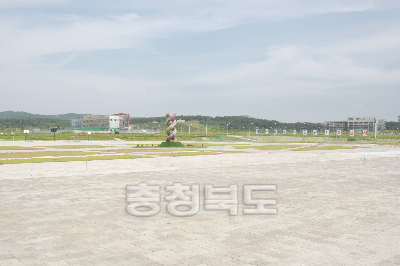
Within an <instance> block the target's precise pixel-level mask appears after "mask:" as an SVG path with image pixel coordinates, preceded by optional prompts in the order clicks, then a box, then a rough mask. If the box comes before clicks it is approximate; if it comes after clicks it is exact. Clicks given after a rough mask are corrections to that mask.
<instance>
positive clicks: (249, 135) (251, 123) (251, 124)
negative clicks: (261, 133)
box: [249, 123, 253, 136]
mask: <svg viewBox="0 0 400 266" xmlns="http://www.w3.org/2000/svg"><path fill="white" fill-rule="evenodd" d="M252 124H253V123H251V125H252ZM250 127H251V126H249V136H250Z"/></svg>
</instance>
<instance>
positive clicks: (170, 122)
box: [165, 113, 177, 142]
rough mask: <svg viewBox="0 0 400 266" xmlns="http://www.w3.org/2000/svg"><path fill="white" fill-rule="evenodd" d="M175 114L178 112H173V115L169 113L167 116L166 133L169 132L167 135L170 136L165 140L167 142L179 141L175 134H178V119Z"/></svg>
mask: <svg viewBox="0 0 400 266" xmlns="http://www.w3.org/2000/svg"><path fill="white" fill-rule="evenodd" d="M175 115H176V113H173V114H172V115H170V114H169V113H167V114H166V117H168V118H167V121H166V123H167V129H166V130H165V133H167V136H168V137H167V139H166V140H165V141H166V142H171V140H172V141H173V142H176V141H177V139H176V137H175V135H176V128H175V126H176V123H177V121H176V119H175Z"/></svg>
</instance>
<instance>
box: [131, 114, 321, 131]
mask: <svg viewBox="0 0 400 266" xmlns="http://www.w3.org/2000/svg"><path fill="white" fill-rule="evenodd" d="M176 119H182V120H185V121H186V122H190V121H199V123H200V124H202V125H206V124H207V125H208V126H209V127H211V128H226V126H227V125H228V128H231V129H233V130H237V131H245V130H246V129H254V128H262V129H264V128H268V129H275V128H276V129H278V128H279V129H297V130H301V129H308V130H313V129H320V128H323V127H324V124H321V123H311V122H298V123H281V122H279V121H276V120H265V119H258V118H251V117H245V116H217V117H211V116H201V115H195V116H183V115H181V116H177V117H176ZM165 120H166V117H149V118H131V119H130V123H131V124H145V123H150V122H153V121H157V122H159V123H162V122H165Z"/></svg>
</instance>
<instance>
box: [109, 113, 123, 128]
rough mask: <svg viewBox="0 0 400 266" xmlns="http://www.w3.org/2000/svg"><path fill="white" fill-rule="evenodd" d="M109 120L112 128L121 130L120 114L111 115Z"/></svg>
mask: <svg viewBox="0 0 400 266" xmlns="http://www.w3.org/2000/svg"><path fill="white" fill-rule="evenodd" d="M109 121H110V123H109V127H110V130H119V127H120V124H121V117H120V116H119V115H110V116H109Z"/></svg>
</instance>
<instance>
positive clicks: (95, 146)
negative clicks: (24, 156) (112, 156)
mask: <svg viewBox="0 0 400 266" xmlns="http://www.w3.org/2000/svg"><path fill="white" fill-rule="evenodd" d="M107 147H110V146H102V145H55V146H35V148H55V149H84V148H107Z"/></svg>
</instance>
